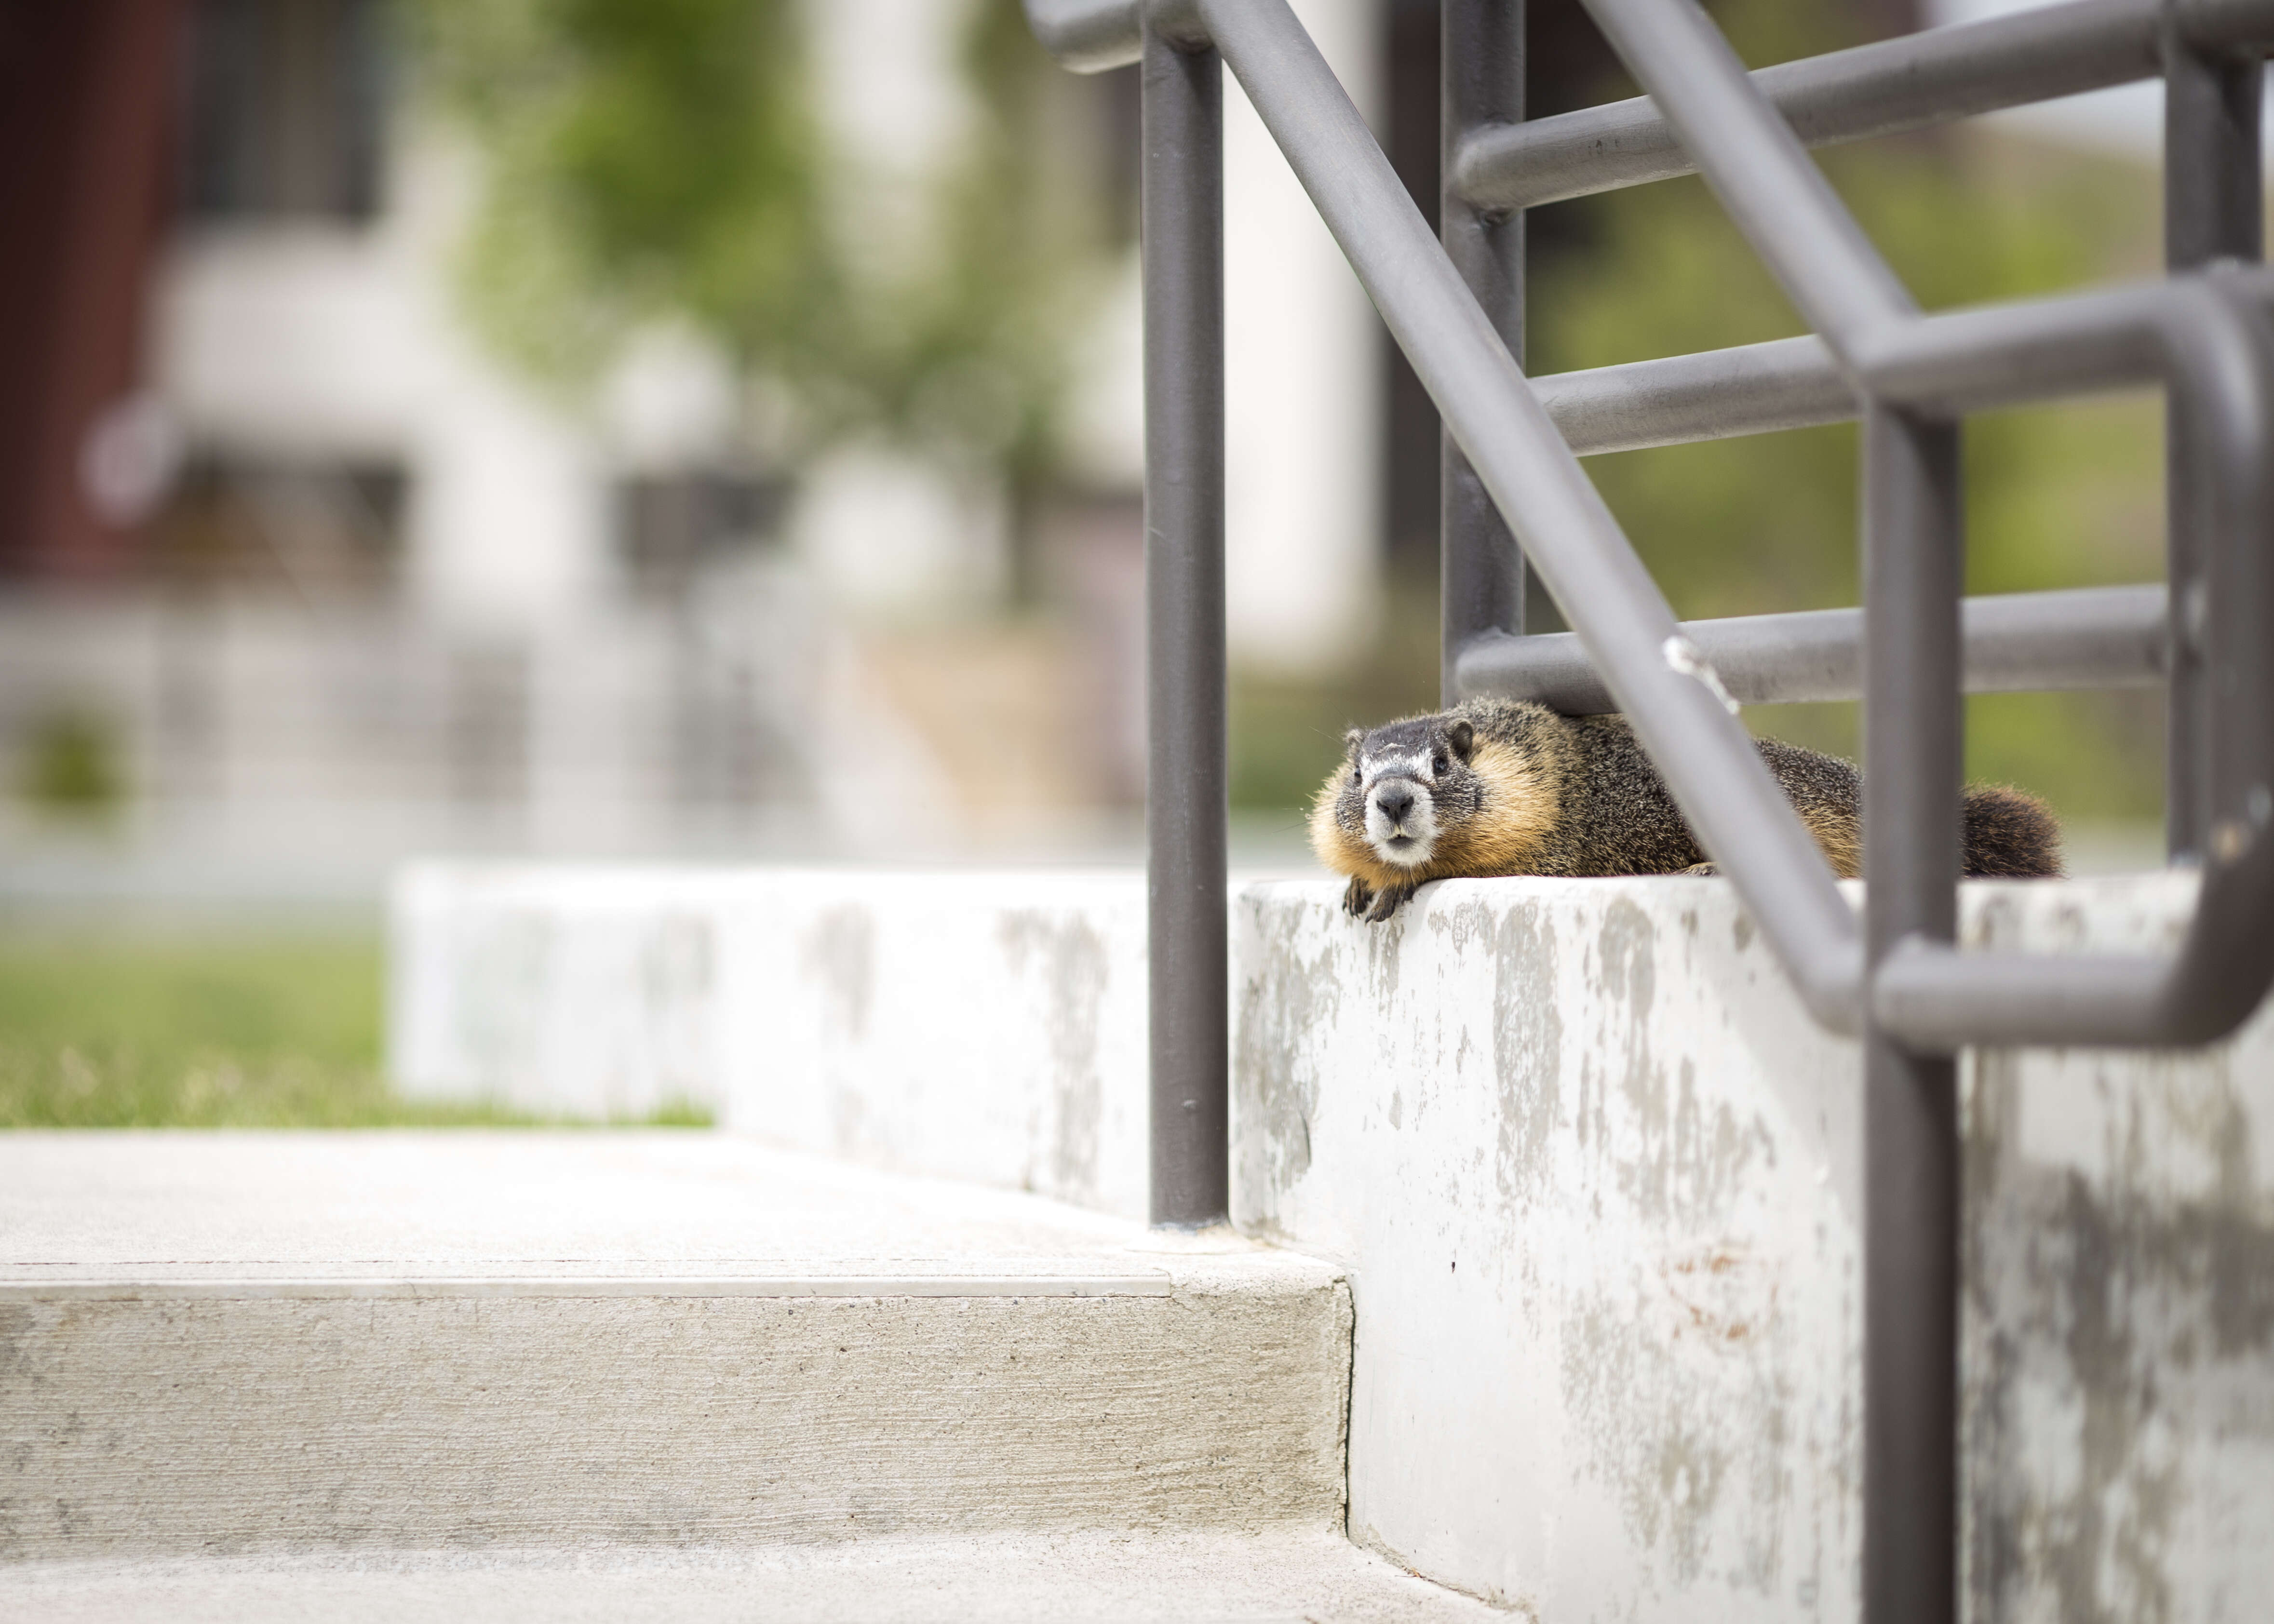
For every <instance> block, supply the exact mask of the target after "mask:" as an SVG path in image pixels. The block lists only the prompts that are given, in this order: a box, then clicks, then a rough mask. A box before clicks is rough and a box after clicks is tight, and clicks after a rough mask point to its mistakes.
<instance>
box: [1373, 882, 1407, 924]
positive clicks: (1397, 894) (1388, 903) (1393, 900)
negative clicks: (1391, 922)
mask: <svg viewBox="0 0 2274 1624" xmlns="http://www.w3.org/2000/svg"><path fill="white" fill-rule="evenodd" d="M1412 895H1413V887H1412V886H1411V885H1392V886H1390V887H1389V889H1388V890H1386V891H1383V892H1382V894H1381V895H1380V896H1378V897H1376V898H1374V906H1373V908H1372V909H1371V910H1369V911H1368V912H1367V916H1366V917H1367V922H1369V923H1371V924H1376V925H1379V924H1380V923H1382V921H1384V920H1386V919H1388V918H1389V916H1390V915H1391V914H1395V913H1397V910H1398V909H1400V908H1402V907H1404V906H1405V903H1406V900H1407V898H1411V897H1412Z"/></svg>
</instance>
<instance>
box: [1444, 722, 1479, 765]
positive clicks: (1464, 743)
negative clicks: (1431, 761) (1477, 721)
mask: <svg viewBox="0 0 2274 1624" xmlns="http://www.w3.org/2000/svg"><path fill="white" fill-rule="evenodd" d="M1445 742H1446V743H1448V744H1449V745H1451V746H1452V747H1453V754H1454V755H1456V756H1459V757H1460V758H1461V759H1462V760H1463V761H1466V760H1468V759H1469V752H1470V751H1471V750H1473V749H1475V748H1477V730H1476V728H1475V726H1473V725H1472V723H1471V722H1470V721H1469V719H1468V718H1466V717H1464V718H1461V719H1460V720H1459V721H1457V722H1455V723H1454V724H1453V725H1452V726H1450V727H1448V728H1447V729H1446V730H1445Z"/></svg>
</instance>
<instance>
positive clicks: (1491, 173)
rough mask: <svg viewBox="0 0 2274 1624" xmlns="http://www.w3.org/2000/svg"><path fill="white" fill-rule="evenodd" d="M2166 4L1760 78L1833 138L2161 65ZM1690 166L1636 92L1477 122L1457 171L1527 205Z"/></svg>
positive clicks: (1807, 132) (1966, 113)
mask: <svg viewBox="0 0 2274 1624" xmlns="http://www.w3.org/2000/svg"><path fill="white" fill-rule="evenodd" d="M2163 15H2164V6H2163V4H2161V0H2072V3H2071V4H2065V5H2049V6H2044V7H2042V8H2040V9H2037V10H2035V11H2020V12H2015V13H2014V14H2012V15H2010V16H2006V17H1999V18H1993V19H1990V20H1988V21H1985V22H1978V23H1963V24H1958V25H1955V26H1951V27H1946V28H1931V29H1927V30H1924V32H1921V33H1918V34H1905V35H1903V36H1902V37H1901V38H1900V39H1894V40H1886V41H1879V42H1877V43H1874V44H1871V45H1859V46H1857V47H1856V48H1855V49H1851V50H1842V51H1833V52H1831V53H1829V54H1827V55H1825V56H1811V57H1808V58H1806V59H1805V60H1803V61H1799V62H1786V63H1780V64H1777V65H1775V66H1774V67H1768V68H1763V69H1761V70H1760V71H1758V72H1756V73H1754V74H1753V75H1752V80H1753V83H1754V84H1755V85H1757V86H1759V87H1760V90H1761V92H1762V94H1765V95H1766V96H1767V98H1768V99H1769V102H1771V103H1772V104H1773V106H1774V107H1775V108H1776V109H1777V111H1778V112H1779V113H1781V114H1782V115H1783V116H1784V117H1785V118H1786V119H1787V120H1788V122H1789V123H1790V124H1791V125H1792V128H1793V132H1794V133H1795V134H1796V135H1797V136H1798V137H1799V138H1800V139H1801V140H1802V141H1803V142H1804V143H1805V144H1807V145H1808V146H1811V147H1828V146H1832V145H1835V144H1837V143H1840V142H1843V141H1857V140H1864V139H1869V138H1871V137H1873V136H1880V135H1893V134H1895V133H1897V132H1901V131H1905V130H1917V129H1923V128H1924V127H1926V126H1928V125H1931V124H1942V123H1946V122H1948V121H1950V120H1952V119H1958V118H1968V117H1973V116H1974V115H1976V114H1977V113H1988V112H1994V111H1996V110H1997V109H2000V108H2008V107H2019V106H2022V105H2024V104H2025V103H2028V102H2044V101H2049V100H2051V99H2052V98H2053V97H2056V96H2067V95H2074V94H2079V93H2080V92H2082V91H2088V90H2098V89H2101V88H2103V87H2104V86H2109V85H2120V84H2125V83H2128V82H2130V81H2132V80H2135V79H2150V78H2153V77H2154V76H2155V75H2156V74H2157V73H2158V72H2160V71H2162V68H2163V57H2162V55H2161V53H2160V51H2159V49H2158V32H2159V30H2160V28H2161V27H2162V25H2163ZM2180 22H2181V26H2182V27H2183V28H2184V29H2185V31H2186V34H2187V37H2188V38H2189V39H2190V40H2193V41H2197V42H2199V43H2202V44H2204V45H2208V46H2225V47H2229V48H2233V47H2238V46H2244V45H2252V44H2262V43H2265V42H2267V41H2274V0H2221V3H2220V4H2202V3H2201V0H2197V3H2196V4H2189V5H2186V6H2183V7H2181V8H2180ZM1695 167H1696V166H1695V165H1694V164H1692V163H1691V162H1690V157H1689V154H1686V153H1685V152H1684V151H1683V148H1682V145H1681V143H1680V142H1679V141H1677V140H1676V139H1675V135H1674V132H1673V130H1672V128H1671V127H1670V126H1669V125H1668V124H1667V122H1666V120H1665V118H1664V117H1662V116H1661V115H1660V112H1659V110H1658V108H1657V106H1656V104H1655V103H1653V102H1652V101H1651V100H1650V98H1648V97H1647V96H1637V97H1635V98H1633V99H1631V100H1630V101H1625V102H1608V103H1606V104H1604V105H1603V106H1600V107H1591V108H1584V109H1580V110H1578V111H1577V112H1570V113H1561V114H1558V115H1556V116H1555V117H1552V118H1541V119H1537V120H1534V121H1533V122H1532V123H1530V124H1510V125H1507V126H1504V127H1502V128H1498V129H1488V130H1484V131H1480V132H1477V133H1476V134H1474V135H1472V136H1471V137H1470V138H1469V139H1468V140H1467V141H1465V143H1464V144H1463V146H1462V147H1461V151H1460V153H1459V154H1458V156H1457V158H1456V160H1455V161H1454V163H1453V165H1452V168H1451V170H1450V175H1451V184H1452V186H1453V188H1454V189H1455V190H1456V191H1457V192H1459V193H1460V195H1461V196H1462V197H1464V198H1465V199H1468V200H1469V202H1471V203H1472V204H1473V205H1475V206H1476V207H1479V208H1484V209H1521V208H1537V207H1540V205H1541V204H1543V203H1554V202H1557V201H1560V200H1561V199H1565V198H1577V197H1585V196H1587V195H1589V194H1590V193H1593V192H1609V191H1613V190H1615V189H1616V188H1618V187H1622V186H1633V185H1638V184H1643V183H1645V182H1647V181H1653V180H1665V179H1668V178H1669V177H1673V176H1676V175H1688V174H1691V173H1693V172H1694V170H1695Z"/></svg>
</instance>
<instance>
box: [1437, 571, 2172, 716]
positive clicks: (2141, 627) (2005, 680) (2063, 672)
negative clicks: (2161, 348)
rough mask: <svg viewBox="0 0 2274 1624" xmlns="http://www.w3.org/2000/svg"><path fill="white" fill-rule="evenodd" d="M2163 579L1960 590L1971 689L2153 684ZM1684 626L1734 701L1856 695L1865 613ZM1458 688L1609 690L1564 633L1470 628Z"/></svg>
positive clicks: (1577, 712)
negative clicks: (1964, 594)
mask: <svg viewBox="0 0 2274 1624" xmlns="http://www.w3.org/2000/svg"><path fill="white" fill-rule="evenodd" d="M2165 603H2166V594H2165V590H2164V588H2163V587H2162V585H2160V584H2157V585H2154V586H2098V587H2081V588H2074V589H2070V590H2064V591H2058V592H2010V593H2006V594H2003V595H2001V596H1999V597H1996V598H1968V599H1967V600H1966V601H1965V602H1964V603H1963V604H1962V605H1960V609H1959V621H1960V628H1961V631H1960V635H1961V639H1962V655H1961V658H1962V687H1963V688H1964V689H1965V691H1966V692H1968V693H1969V694H2041V693H2049V692H2054V691H2058V690H2061V689H2082V688H2157V687H2160V686H2161V685H2162V684H2163V682H2164V680H2165V673H2166V672H2167V671H2168V669H2169V667H2170V660H2169V658H2168V650H2167V649H2166V646H2165V645H2166V641H2167V632H2166V628H2165ZM1680 630H1681V634H1682V635H1683V636H1684V637H1686V638H1688V639H1689V640H1690V644H1691V645H1692V646H1693V647H1695V648H1696V649H1697V650H1698V653H1699V654H1700V655H1701V656H1703V657H1704V658H1705V659H1706V662H1707V663H1708V664H1709V665H1712V666H1713V669H1714V671H1715V672H1716V673H1719V674H1720V676H1721V686H1722V687H1724V688H1728V690H1729V697H1730V698H1732V699H1734V700H1736V702H1737V703H1739V704H1743V705H1779V704H1795V703H1811V702H1820V701H1825V700H1844V699H1861V698H1862V697H1863V696H1864V667H1863V639H1864V612H1863V611H1862V610H1860V609H1807V610H1802V611H1800V612H1799V613H1792V614H1751V615H1738V616H1735V617H1732V618H1730V619H1728V620H1684V621H1683V623H1682V626H1681V628H1680ZM1459 674H1460V687H1461V690H1462V691H1463V692H1464V693H1469V694H1493V695H1499V696H1500V697H1502V698H1503V699H1535V700H1538V701H1539V702H1540V703H1542V704H1544V705H1547V706H1549V707H1550V708H1552V709H1554V710H1557V711H1562V712H1563V713H1564V714H1565V715H1567V716H1597V715H1600V714H1602V713H1604V712H1606V711H1615V710H1616V709H1617V708H1618V707H1617V703H1616V702H1615V700H1614V699H1613V698H1612V695H1611V690H1610V688H1609V686H1608V684H1606V683H1605V682H1604V680H1603V679H1602V678H1601V676H1600V675H1599V674H1598V673H1597V672H1596V670H1595V667H1594V665H1593V662H1592V661H1590V660H1589V659H1588V658H1587V650H1586V648H1585V645H1584V644H1583V643H1580V641H1579V640H1578V638H1577V637H1575V636H1573V635H1570V633H1568V632H1565V633H1551V634H1547V635H1534V636H1530V637H1510V636H1505V635H1503V636H1494V637H1478V638H1473V639H1472V640H1471V641H1470V642H1469V643H1468V645H1467V646H1466V647H1465V648H1464V649H1463V650H1461V659H1460V666H1459Z"/></svg>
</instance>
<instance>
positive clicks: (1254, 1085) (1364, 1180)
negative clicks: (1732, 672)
mask: <svg viewBox="0 0 2274 1624" xmlns="http://www.w3.org/2000/svg"><path fill="white" fill-rule="evenodd" d="M2190 901H2191V895H2190V888H2189V883H2188V882H2187V881H2186V880H2185V879H2182V878H2178V877H2165V876H2158V877H2156V878H2152V879H2147V880H2123V881H2100V882H2075V883H2065V884H2059V885H2044V884H2039V885H2019V884H2007V885H1986V884H1985V885H1977V886H1969V888H1968V891H1967V896H1966V907H1965V919H1966V930H1967V935H1968V937H1969V940H1971V941H1973V942H1976V943H1977V944H1990V943H1994V944H1998V945H2001V946H2029V947H2032V948H2040V949H2044V950H2048V951H2060V950H2064V949H2067V950H2076V949H2080V948H2088V947H2089V948H2096V949H2100V950H2104V951H2112V950H2120V949H2127V948H2131V949H2139V948H2147V947H2152V946H2155V945H2158V944H2164V943H2167V942H2169V941H2172V940H2173V939H2175V937H2176V935H2177V932H2178V930H2179V929H2180V925H2181V923H2182V921H2184V918H2185V914H2186V911H2187V907H2188V906H2189V904H2190ZM1235 941H1236V948H1235V952H1234V959H1235V962H1236V964H1237V965H1238V966H1239V976H1240V980H1239V984H1238V987H1237V989H1236V996H1237V997H1238V1001H1239V1011H1240V1017H1239V1019H1240V1026H1239V1040H1238V1047H1237V1050H1236V1056H1235V1066H1234V1076H1235V1079H1236V1088H1237V1094H1236V1096H1235V1128H1234V1154H1235V1158H1236V1160H1235V1168H1236V1177H1235V1198H1234V1205H1235V1215H1236V1217H1237V1218H1238V1220H1239V1222H1241V1223H1242V1225H1243V1226H1245V1227H1246V1228H1249V1229H1254V1230H1256V1231H1258V1232H1261V1233H1265V1234H1269V1235H1274V1236H1276V1237H1282V1238H1284V1240H1286V1241H1287V1242H1288V1243H1289V1244H1292V1245H1296V1246H1299V1247H1301V1248H1303V1249H1305V1250H1306V1251H1310V1252H1316V1253H1319V1254H1321V1255H1324V1256H1327V1257H1330V1258H1334V1259H1338V1260H1341V1261H1344V1262H1345V1263H1347V1264H1349V1265H1350V1266H1351V1268H1352V1280H1353V1289H1354V1291H1355V1293H1356V1303H1357V1323H1358V1334H1357V1346H1356V1352H1355V1368H1354V1372H1353V1386H1352V1417H1351V1520H1352V1532H1353V1534H1354V1535H1356V1536H1357V1537H1358V1538H1360V1539H1362V1540H1366V1541H1369V1542H1371V1543H1374V1544H1377V1545H1381V1546H1382V1548H1384V1549H1387V1550H1390V1551H1394V1552H1396V1553H1399V1554H1400V1555H1402V1556H1404V1558H1405V1559H1406V1560H1411V1561H1412V1563H1413V1564H1414V1565H1415V1566H1416V1567H1418V1568H1420V1569H1421V1570H1422V1571H1423V1572H1426V1573H1428V1574H1431V1575H1434V1576H1437V1577H1439V1578H1442V1579H1446V1580H1449V1581H1450V1582H1452V1583H1457V1584H1461V1585H1464V1586H1465V1587H1468V1588H1472V1589H1474V1590H1480V1591H1482V1592H1484V1593H1487V1594H1490V1595H1492V1596H1495V1598H1500V1599H1502V1600H1505V1601H1508V1602H1510V1603H1513V1604H1516V1605H1518V1606H1519V1607H1528V1608H1530V1609H1532V1611H1533V1612H1535V1613H1537V1615H1538V1616H1539V1617H1540V1618H1542V1619H1547V1620H1598V1619H1600V1620H1612V1619H1616V1620H1677V1619H1679V1620H1698V1619H1710V1618H1732V1619H1734V1618H1740V1617H1742V1618H1744V1619H1747V1620H1782V1619H1789V1620H1842V1619H1850V1618H1853V1617H1855V1616H1856V1606H1857V1590H1856V1578H1857V1552H1858V1549H1859V1547H1858V1532H1859V1530H1858V1522H1857V1518H1858V1512H1859V1502H1858V1498H1857V1486H1856V1485H1857V1482H1858V1471H1859V1467H1860V1460H1859V1456H1858V1453H1857V1435H1856V1395H1857V1393H1858V1380H1859V1376H1860V1347H1861V1341H1860V1338H1861V1303H1860V1299H1859V1296H1858V1289H1859V1274H1858V1261H1859V1253H1858V1244H1857V1235H1858V1228H1857V1214H1858V1212H1859V1198H1860V1190H1861V1159H1860V1146H1859V1142H1858V1138H1857V1132H1856V1122H1857V1103H1858V1088H1859V1080H1860V1079H1859V1062H1858V1057H1857V1052H1856V1047H1855V1046H1854V1045H1853V1044H1852V1043H1847V1042H1841V1041H1834V1040H1833V1039H1830V1038H1827V1037H1826V1036H1824V1035H1823V1034H1820V1033H1818V1032H1816V1031H1815V1030H1814V1029H1813V1028H1812V1027H1811V1025H1810V1024H1809V1022H1808V1021H1807V1019H1805V1017H1804V1016H1803V1013H1802V1011H1801V1010H1800V1007H1799V1005H1798V1004H1797V1002H1796V1000H1795V999H1794V998H1793V996H1792V995H1791V994H1790V992H1789V991H1788V989H1787V988H1786V986H1785V984H1784V982H1783V981H1782V979H1781V976H1780V975H1779V974H1778V972H1777V970H1776V968H1775V966H1774V965H1773V962H1772V960H1771V959H1769V957H1768V955H1767V952H1766V948H1765V945H1764V944H1763V943H1762V942H1761V940H1760V939H1759V937H1758V936H1757V935H1756V934H1755V932H1754V931H1753V930H1752V929H1751V925H1750V923H1749V922H1748V921H1746V920H1745V918H1744V917H1743V914H1742V913H1741V912H1740V911H1739V910H1738V909H1737V907H1736V903H1735V898H1734V897H1733V896H1732V894H1731V892H1730V891H1729V889H1728V886H1727V885H1726V884H1724V883H1721V882H1718V881H1699V880H1681V879H1676V880H1654V881H1586V882H1558V881H1532V882H1522V883H1514V882H1488V883H1474V882H1469V883H1448V884H1445V885H1441V886H1437V887H1434V888H1432V889H1431V890H1429V891H1425V892H1423V893H1422V896H1421V898H1419V902H1418V904H1417V906H1415V907H1414V908H1412V910H1411V911H1409V912H1408V913H1407V914H1405V915H1404V917H1403V919H1402V920H1401V921H1399V922H1397V924H1394V925H1392V926H1390V927H1389V928H1387V929H1381V930H1360V929H1356V928H1354V927H1352V925H1351V924H1349V923H1348V922H1347V921H1344V919H1342V918H1341V917H1340V915H1339V914H1337V912H1336V911H1335V909H1334V906H1333V898H1332V894H1331V888H1329V887H1326V886H1322V885H1314V884H1301V885H1279V886H1266V887H1257V888H1253V889H1250V890H1249V891H1246V892H1245V893H1244V894H1243V895H1242V896H1241V898H1239V906H1238V907H1237V910H1236V914H1235ZM1962 1086H1963V1087H1964V1088H1965V1091H1966V1101H1967V1149H1966V1172H1967V1180H1968V1186H1967V1199H1968V1206H1969V1213H1968V1217H1969V1222H1968V1228H1967V1234H1968V1237H1969V1239H1968V1252H1967V1304H1966V1309H1967V1317H1966V1329H1965V1335H1966V1355H1965V1359H1966V1387H1965V1392H1966V1428H1967V1430H1966V1441H1965V1456H1966V1462H1967V1477H1968V1485H1969V1492H1968V1499H1967V1506H1966V1530H1965V1551H1966V1565H1967V1567H1966V1580H1965V1583H1966V1590H1967V1595H1968V1598H1969V1604H1970V1612H1969V1616H1970V1617H1972V1618H1973V1619H1975V1620H1991V1619H1996V1620H2063V1621H2064V1624H2074V1621H2078V1620H2235V1621H2236V1624H2240V1621H2241V1620H2251V1619H2257V1618H2260V1617H2263V1616H2264V1600H2263V1598H2264V1597H2265V1596H2267V1595H2268V1594H2270V1593H2274V1183H2270V1180H2269V1177H2268V1169H2269V1165H2270V1158H2269V1156H2268V1155H2267V1154H2265V1153H2266V1150H2267V1148H2268V1147H2266V1145H2265V1143H2264V1139H2265V1136H2266V1135H2267V1134H2269V1133H2270V1132H2274V1018H2270V1015H2269V1014H2268V1013H2267V1012H2266V1011H2261V1013H2260V1014H2259V1016H2258V1017H2257V1018H2256V1019H2254V1020H2253V1021H2252V1022H2251V1023H2250V1025H2249V1026H2248V1027H2247V1028H2246V1029H2245V1031H2244V1032H2243V1033H2242V1034H2240V1035H2239V1036H2238V1037H2237V1038H2236V1039H2235V1040H2234V1041H2232V1042H2230V1043H2227V1044H2225V1045H2221V1046H2218V1047H2217V1048H2214V1049H2210V1050H2208V1051H2205V1052H2203V1053H2200V1054H2195V1055H2187V1056H2178V1055H2142V1054H2113V1053H2087V1052H2082V1051H2079V1052H2074V1053H2057V1052H2048V1051H2037V1052H2030V1053H2026V1054H2024V1053H1995V1054H1985V1055H1977V1056H1971V1057H1969V1064H1967V1066H1966V1067H1965V1069H1964V1073H1963V1085H1962Z"/></svg>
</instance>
